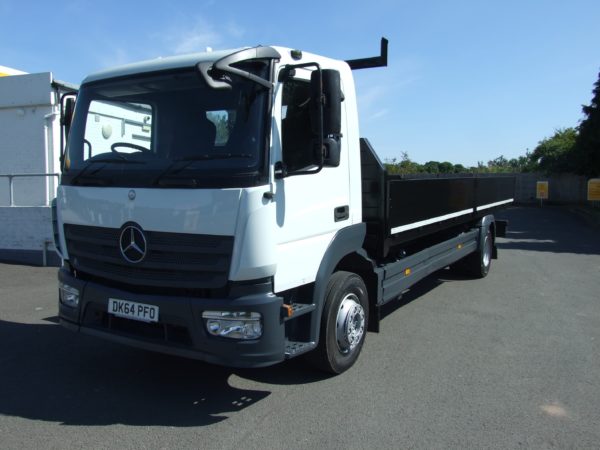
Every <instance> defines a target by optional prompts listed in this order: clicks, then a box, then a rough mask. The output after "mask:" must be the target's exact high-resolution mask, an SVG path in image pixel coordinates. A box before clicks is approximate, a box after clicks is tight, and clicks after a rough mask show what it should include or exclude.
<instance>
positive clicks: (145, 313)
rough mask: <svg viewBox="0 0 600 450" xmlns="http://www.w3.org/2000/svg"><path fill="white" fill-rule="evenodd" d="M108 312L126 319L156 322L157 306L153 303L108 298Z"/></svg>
mask: <svg viewBox="0 0 600 450" xmlns="http://www.w3.org/2000/svg"><path fill="white" fill-rule="evenodd" d="M108 312H109V313H110V314H114V315H115V316H117V317H124V318H126V319H133V320H140V321H142V322H158V306H154V305H146V304H144V303H136V302H130V301H129V300H120V299H118V298H109V299H108Z"/></svg>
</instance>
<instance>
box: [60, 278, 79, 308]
mask: <svg viewBox="0 0 600 450" xmlns="http://www.w3.org/2000/svg"><path fill="white" fill-rule="evenodd" d="M58 299H59V300H60V302H61V303H62V304H63V305H67V306H70V307H71V308H76V307H77V306H78V305H79V290H78V289H77V288H74V287H73V286H69V285H68V284H64V283H63V282H59V283H58Z"/></svg>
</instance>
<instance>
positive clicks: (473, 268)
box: [461, 228, 494, 278]
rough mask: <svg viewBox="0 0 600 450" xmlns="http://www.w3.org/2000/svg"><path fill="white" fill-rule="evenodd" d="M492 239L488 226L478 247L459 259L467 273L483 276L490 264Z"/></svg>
mask: <svg viewBox="0 0 600 450" xmlns="http://www.w3.org/2000/svg"><path fill="white" fill-rule="evenodd" d="M493 245H494V240H493V237H492V231H491V230H490V229H489V228H488V230H487V232H486V234H485V237H484V238H483V242H482V244H481V246H480V248H479V249H478V250H477V251H476V252H474V253H471V254H470V255H469V256H467V257H466V258H465V259H464V260H463V261H461V263H462V264H461V266H462V268H464V271H465V272H466V273H467V274H468V275H472V276H474V277H476V278H485V277H486V276H487V274H488V273H489V271H490V267H491V266H492V250H493Z"/></svg>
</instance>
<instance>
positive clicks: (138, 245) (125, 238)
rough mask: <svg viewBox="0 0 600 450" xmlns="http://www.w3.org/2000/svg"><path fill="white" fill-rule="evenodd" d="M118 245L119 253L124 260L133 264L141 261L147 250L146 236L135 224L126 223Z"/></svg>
mask: <svg viewBox="0 0 600 450" xmlns="http://www.w3.org/2000/svg"><path fill="white" fill-rule="evenodd" d="M119 247H120V249H121V255H122V256H123V258H125V260H126V261H129V262H130V263H133V264H135V263H139V262H141V261H142V260H143V259H144V258H145V256H146V251H147V245H146V237H145V236H144V232H143V231H142V229H141V228H140V227H138V226H137V225H128V226H126V227H125V228H123V231H122V232H121V237H120V238H119Z"/></svg>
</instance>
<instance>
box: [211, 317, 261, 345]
mask: <svg viewBox="0 0 600 450" xmlns="http://www.w3.org/2000/svg"><path fill="white" fill-rule="evenodd" d="M202 318H203V319H204V324H205V326H206V331H208V333H209V334H211V335H213V336H221V337H226V338H230V339H258V338H259V337H261V336H262V322H261V319H262V316H261V314H260V313H257V312H245V311H204V312H203V313H202Z"/></svg>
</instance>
